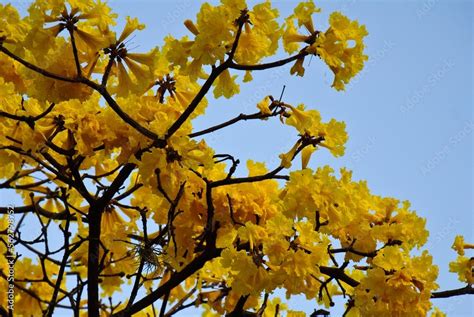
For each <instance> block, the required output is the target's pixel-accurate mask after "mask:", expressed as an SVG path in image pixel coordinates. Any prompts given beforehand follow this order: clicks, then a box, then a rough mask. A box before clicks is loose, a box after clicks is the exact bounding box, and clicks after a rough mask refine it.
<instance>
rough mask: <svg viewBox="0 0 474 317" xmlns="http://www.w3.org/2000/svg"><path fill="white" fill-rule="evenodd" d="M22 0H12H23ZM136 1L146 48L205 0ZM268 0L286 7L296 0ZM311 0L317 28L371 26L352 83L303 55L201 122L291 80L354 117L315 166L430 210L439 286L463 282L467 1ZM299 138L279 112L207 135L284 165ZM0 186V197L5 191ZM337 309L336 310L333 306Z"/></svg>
mask: <svg viewBox="0 0 474 317" xmlns="http://www.w3.org/2000/svg"><path fill="white" fill-rule="evenodd" d="M1 2H4V1H1ZM13 2H14V3H15V1H13ZM210 2H213V1H210ZM24 3H26V2H21V1H16V4H19V5H20V6H21V5H24ZM130 3H131V2H130V1H125V0H120V1H118V0H115V1H110V4H111V6H112V8H114V11H116V12H117V13H119V15H120V16H121V17H124V16H125V15H131V16H137V17H138V18H139V19H140V21H141V22H144V23H145V24H146V25H147V28H146V29H145V30H144V31H142V32H140V34H137V36H136V37H135V38H134V40H133V42H134V43H133V44H134V45H133V44H132V45H131V46H138V48H137V50H143V51H145V50H147V49H148V48H150V47H152V46H155V45H161V43H162V39H163V37H164V36H165V35H167V34H170V33H171V34H172V35H175V36H181V35H183V34H187V33H188V31H187V30H186V29H185V27H184V25H183V24H182V21H184V20H185V19H188V18H190V19H194V17H195V14H196V12H197V11H198V9H199V6H200V4H201V3H202V1H191V0H180V1H168V0H166V1H164V0H160V1H151V0H150V1H134V2H133V5H130ZM248 3H249V6H253V4H254V3H255V2H254V1H248ZM273 3H274V6H275V7H277V8H278V9H279V10H280V13H281V15H282V16H287V15H289V14H290V13H291V10H292V8H293V7H294V6H295V5H296V4H297V3H298V1H296V0H295V1H273ZM316 4H317V5H318V6H319V7H321V8H322V9H323V12H322V14H320V15H318V17H317V18H316V20H315V26H316V28H318V29H322V30H325V29H326V28H327V18H328V15H329V14H330V13H331V12H332V11H335V10H338V11H342V12H343V13H344V14H346V15H347V16H348V17H350V18H351V19H357V20H359V21H360V22H361V23H363V24H365V25H366V27H367V29H368V31H369V35H368V37H367V39H366V46H367V55H369V61H368V63H367V64H366V68H365V70H364V71H363V72H362V73H361V74H360V75H359V76H358V77H357V78H355V79H354V80H353V82H352V83H351V84H350V85H349V86H348V87H347V90H346V91H345V92H337V91H335V90H333V89H332V88H331V87H330V85H331V82H332V73H331V72H330V71H329V69H327V67H326V66H325V65H324V64H323V63H322V62H321V61H320V60H319V59H317V58H313V59H312V61H311V62H310V64H309V65H308V61H306V62H305V65H306V75H305V77H304V78H300V77H290V75H289V68H290V67H291V66H287V67H284V68H282V69H279V70H270V71H267V72H261V73H255V72H254V74H253V75H254V79H255V80H254V81H253V82H252V83H250V84H246V85H242V86H241V94H240V95H239V96H236V97H235V98H233V99H231V100H227V99H218V100H212V99H211V100H210V105H209V107H208V110H207V115H206V117H205V118H203V119H200V120H199V121H197V122H196V127H198V128H200V127H201V128H204V127H207V126H209V125H212V124H213V123H218V122H220V121H223V120H224V119H226V118H231V117H233V116H234V115H236V114H239V113H251V112H255V109H256V103H257V102H258V101H260V100H261V99H262V98H263V97H264V96H265V95H268V94H272V95H274V96H279V94H280V92H281V89H282V87H283V85H286V91H285V94H284V101H285V102H288V103H290V104H298V103H305V104H306V105H307V107H309V108H315V109H318V110H319V111H320V112H321V114H322V116H323V119H325V120H329V119H331V118H335V119H338V120H344V121H345V122H346V124H347V130H348V133H349V137H350V138H349V142H348V144H347V150H346V155H345V156H344V157H342V158H338V159H334V158H332V157H331V156H330V155H329V154H328V153H326V151H317V152H316V153H315V155H314V156H313V158H312V161H311V163H310V165H311V167H313V168H316V167H317V166H322V165H326V164H329V165H331V166H333V167H334V168H335V169H338V168H339V167H343V166H346V167H348V168H349V169H352V170H353V176H354V178H355V179H365V180H367V181H368V184H369V187H370V188H371V189H372V191H373V192H374V193H376V194H379V195H384V196H393V197H396V198H399V199H401V200H409V201H410V202H411V203H412V208H413V209H414V210H416V211H417V212H418V213H419V215H421V216H423V217H426V218H427V227H428V229H429V231H430V233H431V236H430V239H429V242H428V244H427V246H428V248H429V249H430V250H431V252H432V254H433V256H434V261H435V263H437V264H438V265H439V267H440V278H439V284H440V286H441V288H442V289H447V288H457V287H461V286H463V285H462V284H461V283H460V282H458V281H457V278H456V276H455V275H454V274H452V273H449V272H448V262H449V261H451V260H453V259H454V258H455V256H456V254H455V252H454V251H452V250H451V249H450V246H451V244H452V242H453V240H454V237H455V235H456V234H463V235H464V236H465V238H466V240H468V241H470V242H474V234H473V228H474V221H473V216H472V211H473V198H472V193H473V184H472V180H473V169H472V150H473V138H472V136H473V129H474V118H473V115H472V105H473V99H472V98H473V96H472V73H473V63H472V56H473V47H472V45H473V44H472V43H473V42H472V39H473V34H472V33H473V25H472V23H473V21H472V12H473V11H472V6H473V5H472V3H471V2H470V1H441V0H424V1H358V0H349V1H331V2H329V1H316ZM296 138H297V136H296V135H295V133H294V132H293V131H292V129H287V128H284V127H283V126H282V125H281V124H279V122H278V120H273V121H267V122H264V123H263V124H262V122H247V123H242V124H239V125H238V126H235V127H233V128H229V129H226V130H223V131H222V132H219V133H217V134H215V135H213V136H212V137H210V138H208V139H207V140H208V142H209V143H210V144H211V145H213V146H214V147H215V149H216V151H217V152H219V153H230V154H233V155H235V156H236V157H238V158H240V159H241V161H246V160H247V159H254V160H258V161H265V162H267V164H268V166H269V167H274V166H276V165H278V164H279V159H278V154H279V153H282V152H286V151H287V150H288V149H289V148H290V147H291V146H292V145H293V144H294V141H295V140H296ZM241 172H242V173H244V172H245V171H241ZM0 197H1V198H2V205H3V202H4V200H5V199H4V198H6V197H4V196H0ZM435 303H436V304H438V306H439V307H440V308H442V309H443V310H444V311H445V312H447V313H448V316H472V314H473V312H474V301H473V299H472V296H471V297H470V298H468V297H467V296H464V297H460V298H454V299H448V300H436V302H435ZM290 306H293V307H295V308H299V309H302V308H303V309H305V310H306V311H307V312H312V309H313V308H314V307H315V305H314V303H309V302H304V301H302V300H301V299H299V298H298V299H294V300H292V304H291V305H290ZM339 314H340V313H339V311H333V315H334V316H337V315H339ZM193 315H195V314H193V313H187V314H183V315H182V316H193Z"/></svg>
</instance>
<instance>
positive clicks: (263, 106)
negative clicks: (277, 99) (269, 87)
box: [257, 96, 272, 115]
mask: <svg viewBox="0 0 474 317" xmlns="http://www.w3.org/2000/svg"><path fill="white" fill-rule="evenodd" d="M271 103H272V101H271V99H270V97H269V96H266V97H265V98H263V99H262V101H260V102H259V103H258V104H257V108H258V109H259V110H260V112H261V113H262V114H266V115H270V114H272V110H271V109H270V105H271Z"/></svg>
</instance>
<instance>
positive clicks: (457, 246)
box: [451, 236, 474, 255]
mask: <svg viewBox="0 0 474 317" xmlns="http://www.w3.org/2000/svg"><path fill="white" fill-rule="evenodd" d="M451 248H452V249H453V250H455V251H456V252H457V253H458V254H459V255H464V249H474V244H468V243H464V237H463V236H456V238H455V239H454V243H453V245H452V247H451Z"/></svg>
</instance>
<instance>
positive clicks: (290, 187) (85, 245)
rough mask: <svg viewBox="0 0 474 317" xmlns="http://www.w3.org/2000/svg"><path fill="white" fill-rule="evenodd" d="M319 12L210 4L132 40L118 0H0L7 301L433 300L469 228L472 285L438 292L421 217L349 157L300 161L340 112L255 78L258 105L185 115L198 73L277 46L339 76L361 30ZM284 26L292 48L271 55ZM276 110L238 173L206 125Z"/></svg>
mask: <svg viewBox="0 0 474 317" xmlns="http://www.w3.org/2000/svg"><path fill="white" fill-rule="evenodd" d="M320 11H321V10H320V9H319V8H317V7H316V6H315V4H314V3H313V1H311V0H310V1H305V2H301V3H300V4H298V5H297V6H296V7H295V9H294V11H293V13H292V14H291V15H290V16H288V17H284V19H280V16H279V12H278V10H277V9H276V8H274V7H273V6H272V4H271V3H270V1H266V2H263V3H260V4H256V5H255V6H253V7H249V6H248V5H247V4H246V2H245V0H221V3H220V4H217V5H211V4H208V3H204V4H203V5H202V6H201V9H200V10H199V12H198V14H197V17H196V19H195V20H186V21H184V25H185V27H186V28H187V30H188V31H189V33H188V35H186V36H184V37H182V38H180V39H178V38H174V37H172V36H168V37H166V38H165V39H164V42H163V45H162V46H160V47H155V48H153V49H152V50H150V51H149V52H136V51H135V49H134V48H133V47H132V45H130V40H131V38H133V35H134V33H135V32H138V31H140V30H142V29H144V27H145V26H144V25H143V24H142V23H140V22H139V20H138V19H137V18H131V17H126V23H125V26H124V27H123V29H117V28H116V27H115V25H116V21H117V19H118V16H117V15H116V14H115V13H113V10H112V9H111V8H110V7H109V6H108V5H107V4H106V3H104V2H101V1H100V0H98V1H96V0H81V1H78V0H54V1H51V0H36V1H34V2H33V3H32V4H31V6H30V7H29V9H28V14H27V15H26V16H24V17H21V16H20V15H19V13H18V12H17V10H16V9H15V8H14V7H13V6H12V5H0V131H1V133H0V162H1V163H2V164H1V165H0V181H1V182H0V189H1V190H14V191H16V193H17V194H18V195H20V197H21V198H22V199H23V201H24V206H16V207H14V212H15V214H16V215H17V216H20V215H21V219H20V221H19V223H18V225H17V227H16V228H15V230H14V239H15V245H16V246H17V247H18V248H17V249H18V250H19V251H17V254H14V255H12V254H9V249H8V243H7V239H6V232H7V231H8V229H7V226H8V217H7V213H8V207H4V206H2V207H0V233H2V236H1V237H0V241H1V242H2V243H0V253H1V254H2V255H1V257H2V261H1V262H0V289H2V290H3V289H7V288H8V287H9V283H10V281H9V279H8V276H7V275H8V274H7V273H8V269H9V267H8V263H7V261H4V259H7V257H8V256H14V257H15V268H16V270H15V280H14V282H13V283H14V288H15V302H16V305H15V314H16V315H18V316H39V315H46V316H52V315H53V313H54V312H55V311H57V309H68V310H70V311H71V314H73V315H74V316H91V317H96V316H130V315H134V316H151V315H153V316H172V315H174V314H176V313H178V312H180V311H183V310H185V309H189V308H192V307H202V308H203V310H204V315H205V316H221V315H228V316H280V315H282V314H283V313H285V314H286V316H299V315H301V314H302V313H301V312H297V311H293V310H290V309H288V307H287V305H286V304H285V303H284V301H283V300H282V299H280V298H278V297H277V296H275V291H276V290H277V289H283V290H284V291H285V292H286V296H287V297H290V296H292V295H298V294H300V295H301V294H302V295H305V296H306V298H307V299H308V300H314V302H315V305H320V306H324V307H325V308H330V307H332V306H334V300H333V299H334V297H336V296H343V297H344V298H345V299H346V307H345V316H426V315H427V314H429V313H430V311H431V312H432V316H443V313H441V312H440V311H439V310H437V309H435V308H433V307H432V299H433V298H438V297H450V296H458V295H464V294H472V293H473V288H472V286H471V285H472V283H473V274H472V268H473V262H474V261H473V260H472V258H468V257H466V256H465V254H464V250H465V249H469V248H471V247H472V246H471V245H469V244H466V243H464V241H463V238H462V237H460V236H459V237H457V238H456V241H455V244H454V245H453V248H454V249H455V250H456V251H457V252H458V253H459V257H458V259H457V260H456V261H455V262H453V263H452V264H451V266H450V270H451V271H453V272H456V273H457V274H458V276H459V279H460V281H461V282H463V283H466V284H467V286H465V287H463V288H460V289H457V290H448V291H440V292H436V290H437V289H438V285H437V284H436V279H437V276H438V269H437V267H436V266H435V265H434V264H433V262H432V257H431V256H430V254H429V252H428V251H429V250H424V249H423V246H424V244H425V243H426V241H427V237H428V231H427V230H426V229H425V223H426V221H425V219H423V218H421V217H420V216H418V215H417V214H416V213H415V212H414V211H413V210H411V209H410V204H409V203H408V202H406V201H400V200H398V199H395V198H391V197H381V196H378V195H375V194H373V193H371V192H370V190H369V188H368V186H367V184H366V182H364V181H355V180H353V179H352V173H351V171H349V170H347V169H341V170H340V171H334V170H333V169H332V168H331V167H329V166H323V167H320V168H317V169H316V170H313V169H311V168H309V167H308V166H309V161H310V158H311V156H312V155H315V151H316V150H327V151H329V152H330V153H331V154H332V155H333V156H335V157H339V156H342V155H343V154H344V150H345V143H346V141H347V139H348V136H347V133H346V131H345V123H344V122H341V121H337V120H335V119H330V120H323V119H322V118H321V115H320V113H319V112H318V111H317V110H315V109H313V108H311V107H310V106H306V105H304V104H299V105H291V104H288V103H287V102H285V101H284V100H282V99H283V98H280V99H276V98H274V97H273V96H270V95H268V96H261V102H259V103H258V104H257V105H256V112H255V113H251V114H241V115H239V116H237V117H235V118H230V119H228V120H227V121H224V122H222V123H220V124H218V125H214V126H210V127H208V128H206V129H204V130H200V131H196V130H195V129H194V128H193V124H192V123H193V120H194V119H195V118H197V117H200V116H203V115H204V113H205V110H206V108H207V107H208V106H209V104H210V103H211V102H212V101H210V100H208V99H206V96H207V95H208V93H210V91H211V90H212V91H213V94H214V97H215V98H220V97H225V98H231V97H233V96H235V95H237V94H238V93H239V89H240V88H239V87H240V85H250V84H251V81H252V79H253V78H252V73H254V72H258V71H264V70H267V69H272V68H276V67H284V66H285V65H291V69H290V70H289V72H290V74H294V75H298V76H303V75H304V73H305V67H304V61H305V59H306V58H311V57H313V56H314V57H317V58H319V59H320V60H321V62H323V63H325V64H326V65H327V66H328V67H329V69H330V71H331V72H332V73H333V74H334V81H333V83H332V87H333V88H334V89H336V90H344V87H345V85H346V84H348V83H349V81H350V80H351V79H352V78H353V77H354V76H356V75H357V73H359V72H360V71H361V70H362V68H363V66H364V62H365V61H366V60H367V58H368V57H367V56H366V55H365V54H364V37H365V36H366V35H367V34H368V33H367V31H366V29H365V26H364V25H361V24H359V23H358V22H357V21H352V20H350V19H349V18H347V17H346V16H344V15H343V14H342V13H340V12H334V13H332V14H331V15H330V17H329V27H328V28H327V29H326V30H321V29H318V26H319V24H320V22H319V20H320V19H319V17H318V14H319V12H320ZM318 19H319V20H318ZM280 45H282V47H283V49H284V52H285V54H286V53H287V54H290V55H288V56H286V57H284V58H282V59H278V60H272V59H271V58H272V56H274V55H276V54H277V53H278V54H280V53H282V52H283V51H279V47H280ZM276 118H278V119H279V120H280V121H281V123H282V125H288V126H291V127H292V128H294V129H295V131H294V134H295V143H294V145H293V146H292V148H290V149H288V151H287V152H285V153H275V156H278V157H279V159H280V160H281V161H280V164H279V165H278V166H273V167H270V168H268V167H266V166H265V164H264V163H262V162H255V161H248V162H247V164H246V166H247V170H248V176H246V177H236V176H235V175H236V171H237V169H238V168H239V164H240V161H239V160H238V159H236V158H235V157H234V155H232V154H228V153H224V154H222V153H216V152H215V150H214V149H213V148H211V147H210V146H209V144H208V143H207V142H206V137H207V136H208V135H210V134H212V133H214V132H215V131H218V130H220V129H225V128H227V127H229V126H231V125H234V124H238V123H240V122H241V121H247V120H256V121H258V120H270V119H276ZM297 158H300V159H301V168H299V169H298V168H295V165H298V166H299V164H296V163H295V160H296V159H297ZM291 167H293V169H292V170H291V171H288V169H289V168H291ZM285 171H287V173H285ZM240 174H241V173H240ZM24 221H25V223H28V225H24V226H22V223H23V222H24ZM34 222H36V223H37V227H33V226H32V223H34ZM25 230H27V231H29V232H25ZM35 233H37V235H36V237H34V238H32V239H30V237H28V238H25V235H28V236H31V235H35ZM58 237H59V238H58ZM58 239H63V241H61V242H60V245H61V246H60V247H59V248H55V247H53V246H52V245H53V244H54V243H52V241H51V240H58ZM55 242H57V241H55ZM56 244H57V243H56ZM417 249H422V250H421V251H420V252H416V253H414V252H413V251H414V250H417ZM127 285H128V286H127ZM125 292H129V294H127V295H126V300H125V301H123V300H119V299H117V298H120V295H123V293H125ZM122 297H123V296H122ZM158 304H160V305H158ZM0 312H1V313H2V314H7V313H8V303H7V299H6V297H0Z"/></svg>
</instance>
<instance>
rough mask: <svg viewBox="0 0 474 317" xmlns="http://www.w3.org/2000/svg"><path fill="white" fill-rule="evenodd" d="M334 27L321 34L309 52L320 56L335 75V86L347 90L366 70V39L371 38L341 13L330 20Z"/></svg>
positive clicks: (363, 27) (362, 27)
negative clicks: (357, 76) (358, 74)
mask: <svg viewBox="0 0 474 317" xmlns="http://www.w3.org/2000/svg"><path fill="white" fill-rule="evenodd" d="M329 24H330V27H329V29H328V30H327V31H326V32H325V33H321V34H319V36H318V37H317V39H316V42H315V43H314V44H312V45H311V47H310V49H309V50H308V52H310V53H312V54H317V55H319V56H320V57H321V58H322V59H323V60H324V61H325V62H326V64H327V65H328V66H329V68H330V69H331V70H332V71H333V73H334V81H333V84H332V86H333V87H334V88H335V89H336V90H344V85H345V84H347V83H349V81H350V79H351V78H352V77H354V76H355V75H357V73H359V72H360V71H361V70H362V68H363V67H364V62H365V61H366V60H367V58H368V57H367V56H366V55H364V43H363V39H364V37H365V36H366V35H367V34H368V33H367V30H366V29H365V26H364V25H359V23H358V22H357V21H351V20H349V19H348V18H347V17H345V16H344V15H342V14H341V13H339V12H334V13H332V14H331V16H330V17H329Z"/></svg>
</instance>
